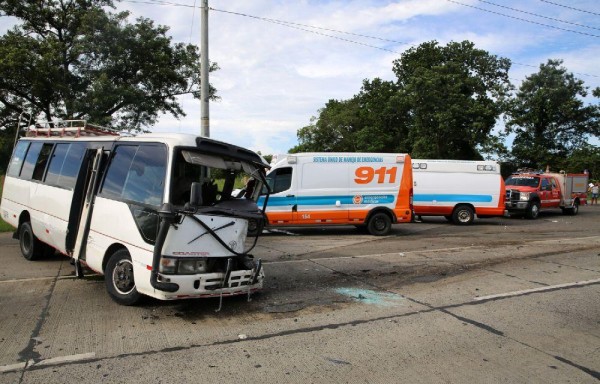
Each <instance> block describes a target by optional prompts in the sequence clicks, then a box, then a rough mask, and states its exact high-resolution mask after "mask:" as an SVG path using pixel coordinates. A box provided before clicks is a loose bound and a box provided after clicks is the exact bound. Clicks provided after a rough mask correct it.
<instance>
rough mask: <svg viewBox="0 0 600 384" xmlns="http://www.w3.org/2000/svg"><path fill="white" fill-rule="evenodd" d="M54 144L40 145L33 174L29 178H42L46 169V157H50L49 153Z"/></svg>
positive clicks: (40, 179)
mask: <svg viewBox="0 0 600 384" xmlns="http://www.w3.org/2000/svg"><path fill="white" fill-rule="evenodd" d="M53 147H54V144H52V143H46V144H44V145H42V149H41V150H40V155H39V156H38V159H37V161H36V163H35V168H34V169H33V175H32V176H31V178H32V179H33V180H39V181H42V180H43V178H44V172H45V171H46V165H48V159H49V158H50V153H52V148H53Z"/></svg>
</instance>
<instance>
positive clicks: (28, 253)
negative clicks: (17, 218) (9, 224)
mask: <svg viewBox="0 0 600 384" xmlns="http://www.w3.org/2000/svg"><path fill="white" fill-rule="evenodd" d="M19 245H20V247H21V253H22V254H23V257H25V258H26V259H27V260H37V259H39V258H40V257H41V256H42V255H43V253H44V248H45V244H44V243H42V242H41V241H39V240H38V238H37V237H36V236H35V235H34V234H33V229H31V223H30V222H29V221H26V222H24V223H23V224H21V227H20V228H19Z"/></svg>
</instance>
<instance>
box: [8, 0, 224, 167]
mask: <svg viewBox="0 0 600 384" xmlns="http://www.w3.org/2000/svg"><path fill="white" fill-rule="evenodd" d="M110 7H113V8H114V6H113V1H112V0H42V1H21V0H4V1H2V2H0V11H2V12H3V13H4V14H6V15H8V16H14V17H16V18H18V19H19V20H20V21H21V24H20V25H17V26H16V27H14V28H13V29H12V30H10V31H8V32H7V33H6V34H5V35H3V36H1V37H0V73H2V76H1V77H0V127H5V128H6V129H4V130H3V131H0V132H3V133H0V134H2V135H6V136H8V137H12V136H14V134H15V127H16V123H17V120H18V117H19V115H20V114H21V113H22V112H28V113H31V114H32V115H33V116H34V117H36V118H42V119H45V120H53V119H87V120H89V121H91V122H94V123H97V124H101V125H105V126H110V127H114V128H118V129H128V130H140V129H143V128H146V127H150V126H151V125H152V124H154V123H155V122H156V120H157V118H158V116H159V115H160V114H162V113H169V114H171V115H173V116H175V117H181V116H184V115H185V114H184V112H183V110H182V108H181V106H180V105H179V102H178V101H177V98H176V96H177V95H179V94H183V93H189V92H191V91H192V90H193V89H197V86H198V84H199V82H200V79H199V76H200V60H199V53H198V49H197V47H195V46H193V45H186V44H182V43H175V44H174V43H173V42H172V41H171V38H170V37H168V36H167V32H168V28H167V27H165V26H156V25H154V23H153V22H152V21H151V20H149V19H145V18H140V19H137V20H136V22H135V23H129V22H128V21H127V18H128V16H129V14H128V12H120V13H110V12H108V11H106V10H105V8H110ZM216 69H217V66H216V64H212V65H211V68H210V70H216ZM214 94H215V90H214V88H211V97H213V98H214V97H215V96H214ZM195 96H199V95H197V94H195ZM3 150H6V149H5V148H3ZM4 156H6V154H4ZM2 160H4V159H2ZM5 163H6V162H5V161H3V162H2V166H4V165H5Z"/></svg>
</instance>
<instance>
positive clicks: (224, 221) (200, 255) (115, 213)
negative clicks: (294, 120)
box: [0, 121, 269, 305]
mask: <svg viewBox="0 0 600 384" xmlns="http://www.w3.org/2000/svg"><path fill="white" fill-rule="evenodd" d="M268 167H269V165H268V164H267V163H266V162H265V161H264V159H263V158H262V157H261V156H259V155H257V154H256V153H254V152H252V151H249V150H247V149H244V148H241V147H238V146H234V145H231V144H227V143H223V142H219V141H215V140H211V139H208V138H204V137H196V136H193V135H188V134H169V133H167V134H140V135H138V136H129V137H126V136H122V135H119V134H118V133H117V132H115V131H110V130H108V129H103V128H99V127H95V126H90V125H89V124H87V123H86V122H85V121H66V122H52V123H48V124H41V127H38V128H34V127H31V128H30V129H29V132H28V135H27V137H24V138H21V139H19V141H18V142H17V143H16V146H15V148H14V151H13V155H12V158H11V161H10V164H9V167H8V170H7V174H6V178H5V182H4V191H3V196H2V202H1V206H0V210H1V214H2V218H3V219H4V220H5V221H6V222H8V223H9V224H11V225H13V226H14V227H15V228H16V231H15V237H16V238H18V240H19V244H20V248H21V251H22V253H23V256H24V257H25V258H27V259H29V260H34V259H36V258H39V257H43V256H44V255H48V254H51V253H54V252H55V251H58V252H59V253H61V254H64V255H67V256H69V257H71V258H72V259H73V262H74V264H75V267H76V273H77V275H78V276H81V275H82V270H83V269H82V264H83V265H85V266H86V267H88V268H89V269H91V270H93V271H95V272H97V273H99V274H103V275H105V282H106V289H107V291H108V293H109V295H110V296H111V297H112V298H113V299H114V300H115V301H116V302H118V303H120V304H124V305H132V304H135V303H137V302H138V301H139V299H140V298H141V297H143V296H144V295H146V296H151V297H155V298H158V299H163V300H170V299H180V298H197V297H210V296H220V297H221V298H222V297H223V296H229V295H236V294H248V295H249V294H250V293H251V292H254V291H256V290H258V289H260V288H261V287H262V284H263V278H264V273H263V271H262V267H261V263H260V260H254V258H253V257H252V255H251V254H250V253H249V252H250V251H251V249H252V248H253V247H254V245H255V244H256V240H257V238H254V239H253V241H251V240H252V239H250V240H249V241H248V242H246V236H247V232H248V222H249V221H252V222H256V221H257V220H258V219H260V218H262V217H263V211H262V209H261V208H259V207H258V205H257V203H256V202H257V200H258V197H259V194H260V190H261V187H262V186H263V185H264V184H265V178H264V176H265V170H266V169H267V168H268ZM242 177H245V178H252V179H254V180H255V183H256V185H257V186H258V188H256V189H255V191H254V193H246V194H245V195H244V196H243V197H239V198H236V197H232V193H231V192H232V190H233V188H234V186H235V183H236V180H238V182H239V180H241V178H242Z"/></svg>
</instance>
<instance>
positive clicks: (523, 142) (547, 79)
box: [506, 60, 600, 176]
mask: <svg viewBox="0 0 600 384" xmlns="http://www.w3.org/2000/svg"><path fill="white" fill-rule="evenodd" d="M598 93H600V91H599V90H598V89H596V90H595V93H594V94H595V95H596V97H597V96H600V95H599V94H598ZM587 95H588V92H587V88H586V87H585V86H584V84H583V81H582V80H579V79H577V78H575V76H574V75H573V74H572V73H569V72H568V71H567V69H566V68H564V67H562V61H561V60H548V62H547V63H546V64H542V65H540V69H539V71H538V72H537V73H534V74H532V75H530V76H528V77H527V78H526V79H525V81H523V83H522V84H521V87H520V88H519V91H518V93H517V95H516V97H515V98H514V99H513V100H512V101H511V104H510V108H509V118H508V121H507V124H506V126H507V130H508V132H511V133H514V134H515V138H514V141H513V145H512V155H513V157H514V158H515V159H517V160H518V161H519V162H520V163H521V165H523V166H529V167H534V168H541V169H543V168H545V167H546V166H547V165H552V166H556V165H558V164H564V159H567V158H569V157H571V156H572V155H574V154H577V155H578V156H579V157H581V155H582V153H589V154H592V153H593V152H594V151H591V152H590V151H589V150H586V151H583V152H582V151H581V149H582V148H584V147H585V146H587V143H588V141H589V139H590V138H591V137H596V138H598V137H600V120H599V117H600V114H599V111H598V106H597V105H584V102H583V98H584V97H586V96H587ZM588 149H589V148H588ZM595 153H596V155H597V151H596V152H595ZM596 161H598V160H597V159H596ZM580 171H581V170H580ZM598 176H600V175H598Z"/></svg>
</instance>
